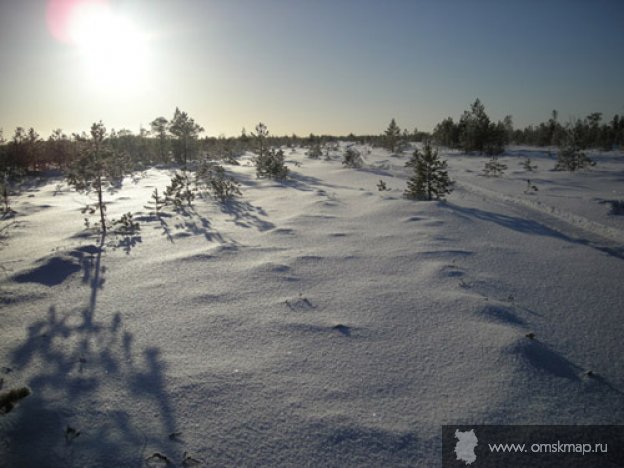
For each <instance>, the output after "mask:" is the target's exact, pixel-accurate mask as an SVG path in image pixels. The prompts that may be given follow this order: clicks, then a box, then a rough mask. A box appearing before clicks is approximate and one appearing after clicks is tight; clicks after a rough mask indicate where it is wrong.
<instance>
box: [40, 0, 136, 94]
mask: <svg viewBox="0 0 624 468" xmlns="http://www.w3.org/2000/svg"><path fill="white" fill-rule="evenodd" d="M52 4H56V10H54V9H53V8H49V9H48V20H49V23H50V30H51V32H52V34H53V36H55V37H56V38H57V39H59V40H61V41H62V42H65V43H68V44H70V45H72V46H73V47H74V48H75V50H76V52H77V55H78V57H79V61H80V63H81V64H82V66H83V69H84V72H85V73H86V75H87V79H88V80H89V81H90V82H92V83H93V84H95V85H97V86H109V87H114V88H117V89H119V88H128V89H129V88H135V87H136V86H140V85H141V83H142V82H143V81H144V79H145V59H146V54H147V41H146V38H145V34H143V33H142V31H141V30H140V28H139V27H138V26H137V25H136V23H134V22H133V21H132V20H131V19H130V18H129V17H127V16H124V15H122V14H121V13H118V12H115V11H114V10H113V9H112V8H111V7H110V5H109V4H108V3H107V2H105V1H102V0H73V1H72V0H56V2H52ZM51 11H52V13H50V12H51Z"/></svg>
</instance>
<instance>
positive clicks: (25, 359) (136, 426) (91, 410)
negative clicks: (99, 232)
mask: <svg viewBox="0 0 624 468" xmlns="http://www.w3.org/2000/svg"><path fill="white" fill-rule="evenodd" d="M103 246H104V236H102V237H101V239H100V242H99V245H98V246H95V245H92V246H87V247H83V248H82V249H83V250H85V251H86V252H90V254H88V255H86V256H85V257H84V258H83V269H84V272H83V278H82V282H83V284H84V285H85V286H87V287H88V288H89V297H88V302H87V303H86V304H85V306H84V307H82V308H77V309H74V310H70V311H65V312H61V311H59V310H57V307H56V305H54V304H53V305H50V306H49V308H48V310H47V314H45V317H44V318H41V319H39V318H38V319H35V320H34V321H32V322H31V323H30V324H28V325H27V327H26V337H25V339H24V340H23V341H22V342H21V343H19V344H18V345H17V346H15V347H14V348H13V349H11V350H10V351H9V357H10V359H11V362H12V366H13V367H14V370H15V373H16V374H19V373H22V372H23V373H25V374H26V376H27V377H26V384H27V385H28V386H29V387H30V388H31V390H32V394H31V395H30V396H29V397H28V398H27V399H25V400H24V402H22V404H21V405H20V407H19V408H17V409H16V410H15V411H13V412H12V413H11V414H10V415H8V416H7V419H6V420H7V421H8V424H7V426H6V430H4V428H3V438H4V439H6V442H7V447H9V449H8V451H7V453H6V454H4V456H3V462H4V463H8V466H74V465H75V466H93V465H94V464H97V465H99V466H127V465H131V466H143V464H144V462H145V453H144V452H145V449H146V447H148V446H149V447H151V448H157V449H158V450H159V451H160V452H163V453H167V454H168V456H169V457H172V458H174V459H182V453H180V450H181V447H179V446H178V445H176V444H175V442H173V441H171V440H169V438H168V434H171V433H173V432H175V431H176V429H177V428H176V418H175V413H174V409H173V404H172V403H171V400H170V398H169V396H168V393H167V389H166V378H165V375H166V370H167V367H166V364H165V362H164V361H163V359H162V356H161V353H160V350H159V349H158V348H157V347H153V346H152V347H146V348H145V349H143V350H142V351H138V352H137V351H135V350H134V349H133V348H134V346H133V344H134V341H135V340H134V336H133V334H132V333H131V332H129V331H127V330H126V329H125V327H124V323H123V317H122V313H121V312H116V313H114V314H113V315H112V317H111V318H110V319H109V320H107V321H106V322H105V321H102V320H98V319H97V318H96V309H97V305H98V294H99V292H100V291H101V290H102V289H103V287H104V284H105V281H104V273H105V271H106V269H105V267H104V266H103V265H102V252H103ZM137 408H142V410H137ZM141 411H143V412H144V414H141ZM154 415H158V416H159V417H160V418H159V419H154ZM70 427H71V428H73V429H72V430H74V429H75V430H76V431H78V432H79V435H80V436H79V437H78V436H77V435H76V433H74V436H73V437H70V438H68V437H67V431H68V430H69V428H70Z"/></svg>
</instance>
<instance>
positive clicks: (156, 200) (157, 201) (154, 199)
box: [145, 188, 167, 218]
mask: <svg viewBox="0 0 624 468" xmlns="http://www.w3.org/2000/svg"><path fill="white" fill-rule="evenodd" d="M166 204H167V200H166V199H165V198H163V197H161V196H160V195H159V194H158V189H157V188H155V189H154V191H153V192H152V196H151V202H150V205H148V206H146V207H145V208H147V209H148V210H152V211H151V212H150V214H154V215H156V217H158V218H160V211H161V210H162V209H163V208H164V207H165V205H166Z"/></svg>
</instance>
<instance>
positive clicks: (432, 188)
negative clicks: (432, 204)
mask: <svg viewBox="0 0 624 468" xmlns="http://www.w3.org/2000/svg"><path fill="white" fill-rule="evenodd" d="M405 165H406V166H407V167H410V168H411V169H412V170H413V171H414V174H413V175H412V177H410V178H409V179H408V181H407V189H406V190H405V197H406V198H409V199H412V200H433V199H434V198H436V199H440V198H444V196H445V195H446V194H449V193H451V191H452V188H451V186H452V181H451V180H450V178H449V176H448V172H447V164H446V161H441V160H440V158H439V157H438V151H437V150H434V149H433V148H432V146H431V143H430V142H429V141H425V143H424V145H423V150H422V152H421V151H419V150H418V148H416V149H415V150H414V153H413V155H412V157H411V159H410V160H409V161H408V162H407V163H406V164H405Z"/></svg>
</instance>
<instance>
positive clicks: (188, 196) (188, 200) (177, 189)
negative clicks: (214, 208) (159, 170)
mask: <svg viewBox="0 0 624 468" xmlns="http://www.w3.org/2000/svg"><path fill="white" fill-rule="evenodd" d="M165 200H166V201H167V203H171V204H172V205H173V206H174V207H175V208H176V209H181V208H183V206H184V205H185V204H186V205H187V206H189V207H190V206H192V204H193V200H195V193H194V192H193V190H192V189H191V182H190V180H189V177H188V174H187V173H186V172H184V173H179V172H176V173H175V175H174V176H173V177H172V178H171V183H170V184H169V185H168V186H167V188H166V189H165Z"/></svg>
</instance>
